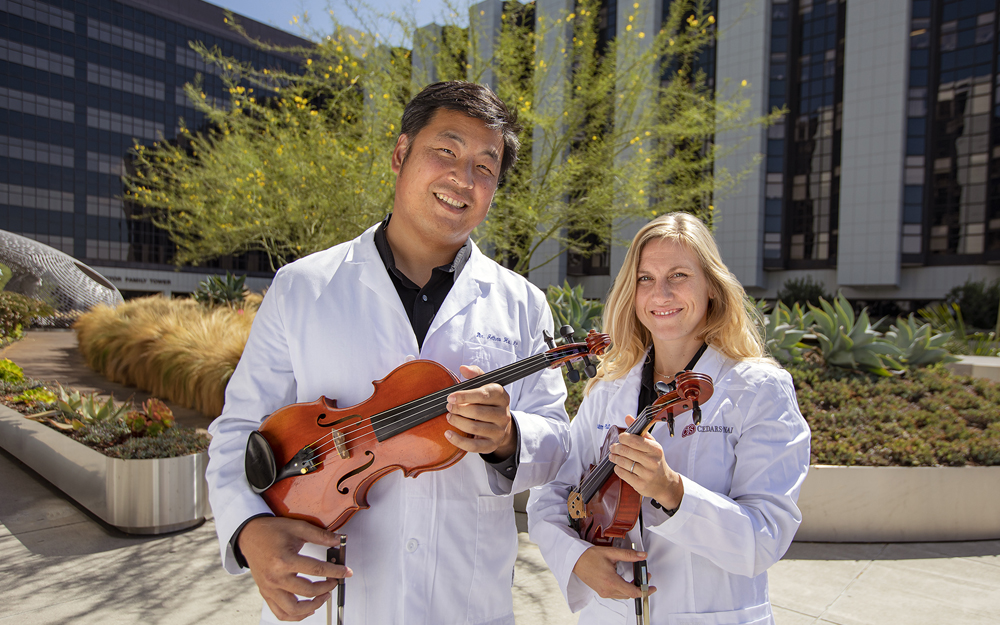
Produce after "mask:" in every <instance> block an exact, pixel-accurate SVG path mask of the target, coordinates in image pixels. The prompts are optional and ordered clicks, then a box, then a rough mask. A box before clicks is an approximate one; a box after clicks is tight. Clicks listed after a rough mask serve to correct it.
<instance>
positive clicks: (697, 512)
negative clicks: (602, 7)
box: [528, 347, 809, 625]
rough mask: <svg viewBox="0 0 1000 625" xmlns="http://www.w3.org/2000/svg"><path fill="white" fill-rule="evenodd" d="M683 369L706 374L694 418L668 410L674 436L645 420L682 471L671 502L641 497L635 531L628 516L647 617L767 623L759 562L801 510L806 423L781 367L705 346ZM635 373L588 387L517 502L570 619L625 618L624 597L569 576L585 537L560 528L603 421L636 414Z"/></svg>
mask: <svg viewBox="0 0 1000 625" xmlns="http://www.w3.org/2000/svg"><path fill="white" fill-rule="evenodd" d="M694 370H695V371H697V372H699V373H705V374H707V375H709V376H711V377H712V380H713V382H714V394H713V395H712V398H711V399H710V400H708V401H707V402H705V403H704V405H703V406H702V422H701V425H700V426H698V427H694V426H693V421H692V418H691V413H690V412H686V413H682V414H681V415H679V416H678V417H677V419H676V421H675V436H674V437H673V438H670V435H669V432H668V429H667V425H666V424H665V423H659V424H657V425H655V426H654V428H653V431H652V435H653V437H654V438H655V439H656V440H657V441H658V442H659V443H660V444H661V445H662V446H663V449H664V455H665V457H666V461H667V463H668V464H669V465H670V466H671V468H673V469H674V470H675V471H677V472H678V473H680V474H681V476H682V480H683V482H684V497H683V499H682V500H681V505H680V509H679V510H678V511H677V512H676V513H675V514H674V516H673V517H668V516H667V515H666V514H664V513H663V511H661V510H659V509H656V508H654V507H653V506H651V505H650V503H649V499H645V498H644V499H643V503H642V520H643V522H644V524H645V529H644V530H643V531H642V533H641V536H640V532H639V529H638V525H639V524H638V523H637V524H636V526H637V527H636V528H633V530H632V531H631V532H630V534H629V536H630V538H631V539H632V541H634V542H635V544H636V545H637V546H641V548H642V550H646V551H648V554H649V555H648V557H647V562H648V571H649V574H650V576H651V578H652V579H651V583H652V585H654V586H656V588H657V591H656V593H655V594H653V595H651V597H650V612H651V620H650V622H651V623H654V624H656V625H664V624H670V625H679V624H685V625H686V624H693V623H699V624H714V625H734V624H742V623H754V624H758V623H759V624H763V623H773V617H772V615H771V606H770V603H769V602H768V592H767V572H766V571H767V569H768V567H770V566H771V565H772V564H774V563H775V562H777V561H778V560H779V559H780V558H781V556H782V555H784V553H785V550H786V549H788V545H789V544H790V543H791V542H792V536H793V535H794V534H795V530H796V529H797V528H798V526H799V523H800V522H801V519H802V517H801V514H800V513H799V509H798V507H797V506H796V505H795V502H796V500H797V499H798V494H799V488H800V486H801V485H802V481H803V480H804V479H805V476H806V471H807V470H808V468H809V426H808V425H807V424H806V422H805V419H804V418H803V417H802V414H801V413H800V412H799V408H798V404H797V402H796V399H795V389H794V387H793V385H792V379H791V376H790V375H789V374H788V373H787V372H785V371H783V370H781V369H778V368H777V367H774V366H772V365H768V364H755V363H748V362H742V363H737V362H735V361H732V360H729V359H727V358H725V357H724V356H723V355H722V354H720V353H719V352H717V351H716V350H714V349H712V348H711V347H710V348H709V349H708V350H707V351H706V352H705V354H704V355H703V356H702V357H701V359H700V360H699V361H698V363H697V366H696V367H695V369H694ZM641 374H642V364H641V363H640V364H639V365H637V366H636V367H634V368H633V369H632V371H630V372H629V373H628V374H627V375H626V376H625V377H624V378H619V379H618V380H614V381H611V382H601V383H598V384H597V385H596V386H595V387H594V388H593V389H591V392H590V394H589V395H588V396H587V397H586V398H585V399H584V402H583V404H582V405H581V406H580V411H579V413H578V414H577V416H576V418H575V419H574V420H573V423H572V425H571V428H570V431H571V438H572V451H571V453H570V457H569V459H568V460H567V461H566V464H565V465H563V467H562V469H561V470H560V471H559V475H558V476H557V477H556V479H555V481H554V482H552V483H551V484H548V485H546V486H543V487H542V488H540V489H536V490H535V491H533V492H532V493H531V497H530V500H529V503H528V527H529V532H530V537H531V539H532V540H533V541H534V542H536V543H538V545H539V547H540V548H541V552H542V555H543V556H544V558H545V561H546V562H547V563H548V565H549V567H550V568H551V569H552V571H553V572H554V573H555V576H556V579H557V580H558V581H559V586H560V588H561V589H562V592H563V595H564V596H565V597H566V600H567V601H568V603H569V606H570V608H571V609H572V610H573V611H574V612H576V611H579V610H581V609H582V610H583V613H582V614H581V616H580V623H581V625H590V624H593V623H601V624H604V623H607V624H611V623H614V624H622V625H624V624H628V625H631V624H632V623H634V622H635V604H634V602H633V601H632V600H629V601H619V600H611V599H602V598H600V597H598V596H597V594H596V593H595V592H594V591H592V590H591V589H590V588H589V587H588V586H586V585H585V584H584V583H583V582H582V581H580V579H579V578H578V577H576V576H575V575H573V567H574V566H575V565H576V562H577V560H578V559H579V558H580V556H581V555H582V554H583V552H584V551H586V549H587V548H588V547H590V544H589V543H587V542H585V541H583V540H581V539H580V538H579V536H578V535H577V534H576V532H574V531H573V530H571V529H570V528H569V526H568V522H567V510H566V498H567V496H568V493H569V489H570V486H571V485H573V486H575V485H578V484H579V481H580V478H581V476H582V475H583V474H584V473H585V472H586V471H587V470H588V468H589V467H590V465H591V464H594V463H596V462H597V460H598V459H599V458H600V453H601V446H602V444H603V443H604V440H605V437H606V434H607V432H608V428H609V427H610V426H611V425H618V426H622V427H624V426H625V415H627V414H628V415H634V414H635V412H636V403H637V401H638V396H639V386H640V379H641ZM692 430H693V431H692ZM626 546H627V545H626ZM631 571H632V567H631V564H627V565H624V564H619V573H620V574H623V577H625V579H627V580H629V581H631V580H632V573H631Z"/></svg>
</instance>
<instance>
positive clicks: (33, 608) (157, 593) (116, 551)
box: [0, 331, 1000, 625]
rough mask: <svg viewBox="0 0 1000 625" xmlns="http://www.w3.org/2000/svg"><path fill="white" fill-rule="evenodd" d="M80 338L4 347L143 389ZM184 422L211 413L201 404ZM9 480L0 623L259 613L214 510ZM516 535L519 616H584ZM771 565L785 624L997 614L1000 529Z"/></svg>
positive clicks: (82, 381) (1, 546)
mask: <svg viewBox="0 0 1000 625" xmlns="http://www.w3.org/2000/svg"><path fill="white" fill-rule="evenodd" d="M75 345H76V340H75V336H74V335H73V333H71V332H59V331H47V332H31V333H29V335H28V337H27V338H26V339H25V340H23V341H21V342H20V343H17V344H15V345H13V346H11V347H9V348H8V349H6V350H4V351H2V352H0V357H8V358H11V359H12V360H14V361H15V362H17V363H18V364H19V365H21V366H22V367H24V369H25V371H26V372H27V373H28V375H29V376H31V377H36V378H40V379H45V380H56V379H59V380H62V381H63V382H64V383H66V384H67V385H71V386H76V387H79V388H92V389H95V390H110V391H113V392H114V393H115V396H116V397H119V398H124V397H127V396H129V395H130V394H131V393H132V392H134V389H127V388H125V387H118V386H116V385H109V384H108V383H107V382H106V381H102V379H101V378H100V377H99V376H96V374H93V373H91V372H89V371H88V370H86V367H84V366H83V361H82V359H81V358H80V357H79V353H78V352H76V348H75ZM136 397H137V398H138V397H140V394H139V393H138V392H136ZM184 421H185V422H186V424H188V425H194V426H199V425H200V426H204V425H205V424H206V423H207V420H206V419H205V418H204V417H201V416H200V415H197V413H193V411H192V412H191V414H187V415H186V416H185V417H184ZM0 485H2V487H0V488H2V491H0V492H2V496H0V580H2V582H0V625H5V624H7V623H11V624H15V623H16V624H21V623H31V624H32V625H42V624H47V623H74V624H75V623H81V624H88V623H95V624H100V625H114V624H118V623H122V624H124V623H168V624H174V623H178V624H182V623H183V624H186V623H191V624H196V623H197V624H202V623H205V624H214V623H219V624H230V623H232V624H241V623H256V622H257V621H258V618H259V614H260V606H261V599H260V596H259V595H258V594H257V592H256V588H255V586H254V584H253V579H252V578H251V577H250V576H249V575H244V576H240V577H233V576H230V575H228V574H226V573H225V571H223V570H222V567H221V565H220V564H219V553H218V543H217V542H216V539H215V527H214V524H213V522H212V520H211V519H209V520H207V521H206V522H205V523H204V524H202V525H201V526H199V527H197V528H194V529H192V530H188V531H185V532H179V533H176V534H172V535H168V536H159V537H136V536H129V535H126V534H122V533H121V532H118V531H117V530H115V529H114V528H111V527H108V526H107V525H104V524H103V523H101V522H100V521H97V520H96V519H94V518H93V517H91V516H90V515H89V514H88V513H86V512H85V511H83V510H82V509H80V508H78V507H77V506H76V504H74V503H73V502H72V501H71V500H69V499H68V498H67V497H66V496H64V495H63V494H62V493H60V492H59V491H58V490H56V489H55V488H53V487H52V486H50V485H49V484H48V483H47V482H46V481H45V480H43V479H42V478H40V477H38V476H37V475H36V474H35V473H34V472H33V471H31V470H30V469H28V468H27V467H25V466H24V465H23V464H21V463H20V462H18V461H17V460H16V459H14V458H13V457H12V456H10V455H9V454H7V453H5V452H2V451H0ZM998 492H1000V488H998ZM928 505H933V502H928ZM519 538H520V550H519V554H518V561H517V564H516V567H515V575H514V604H515V615H516V617H517V622H518V624H519V625H568V624H571V623H576V618H575V616H574V615H572V614H570V613H569V611H568V609H567V608H566V606H565V603H564V602H563V599H562V596H561V594H560V593H559V590H558V588H557V587H556V584H555V580H554V578H553V577H552V574H551V573H550V572H549V571H548V568H547V567H546V566H545V563H544V562H543V561H542V559H541V557H540V555H539V553H538V548H537V547H536V546H535V545H534V544H532V543H531V542H530V541H529V540H528V539H527V536H526V535H525V534H521V535H520V537H519ZM770 576H771V601H772V604H773V605H774V609H775V614H776V620H777V623H778V625H802V624H806V623H818V624H836V625H886V624H897V623H898V624H907V625H910V624H913V625H921V624H924V623H926V624H934V625H941V624H949V625H950V624H953V623H955V624H969V625H974V624H980V623H982V624H986V623H993V624H995V623H998V622H1000V541H979V542H963V543H920V544H917V543H911V544H884V543H883V544H829V543H794V544H793V545H792V548H791V549H790V550H789V552H788V554H787V555H786V556H785V558H784V559H783V560H782V561H781V562H779V563H778V564H777V565H775V566H774V567H773V568H772V569H771V571H770Z"/></svg>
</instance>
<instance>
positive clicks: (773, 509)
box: [648, 371, 809, 577]
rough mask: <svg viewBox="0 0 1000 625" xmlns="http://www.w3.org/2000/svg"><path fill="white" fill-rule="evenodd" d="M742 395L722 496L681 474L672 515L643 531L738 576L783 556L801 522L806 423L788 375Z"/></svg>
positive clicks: (781, 374) (757, 570)
mask: <svg viewBox="0 0 1000 625" xmlns="http://www.w3.org/2000/svg"><path fill="white" fill-rule="evenodd" d="M743 399H746V400H748V403H749V404H750V405H749V406H747V407H745V408H744V410H745V413H744V414H745V415H746V416H745V420H744V426H743V429H742V432H741V435H740V437H739V441H738V442H737V444H736V446H735V454H736V464H735V467H734V469H733V479H732V487H731V489H730V492H729V494H728V495H724V494H720V493H716V492H713V491H711V490H708V489H707V488H705V487H703V486H701V485H700V484H698V483H697V482H695V481H694V480H691V479H689V478H688V477H686V476H683V475H682V476H681V477H682V480H683V482H684V497H683V499H682V500H681V505H680V508H679V509H678V511H677V512H676V513H675V514H674V515H673V517H671V518H667V519H666V520H664V521H663V522H662V523H660V524H658V525H655V526H651V527H649V528H648V529H649V530H651V531H652V532H655V533H657V534H659V535H661V536H663V537H664V538H666V539H667V540H670V541H671V542H673V543H675V544H678V545H682V546H683V547H684V548H685V549H688V550H689V551H691V552H692V553H695V554H697V555H699V556H702V557H704V558H706V559H708V560H709V561H711V562H713V563H714V564H715V565H716V566H718V567H719V568H721V569H723V570H725V571H727V572H729V573H732V574H736V575H744V576H747V577H754V576H757V575H759V574H760V573H762V572H764V571H766V570H767V569H768V568H769V567H770V566H771V565H773V564H774V563H775V562H777V561H778V560H779V559H781V557H782V556H783V555H784V554H785V551H786V550H787V549H788V546H789V545H790V544H791V542H792V538H793V536H794V535H795V531H796V530H797V529H798V526H799V524H800V523H801V522H802V514H801V513H800V512H799V509H798V506H797V505H796V501H797V500H798V496H799V489H800V488H801V486H802V482H803V481H804V480H805V477H806V472H807V471H808V469H809V426H808V424H807V423H806V421H805V419H804V418H803V417H802V414H801V413H800V412H799V407H798V402H797V401H796V399H795V389H794V387H793V385H792V379H791V376H790V375H789V374H788V373H787V372H785V371H778V372H777V374H776V375H770V376H768V377H767V378H766V379H765V380H764V381H763V382H762V384H761V385H760V387H759V388H758V389H757V390H756V392H754V393H751V392H746V393H744V394H743V396H742V397H740V398H737V400H736V401H737V405H739V403H740V402H741V401H742V400H743Z"/></svg>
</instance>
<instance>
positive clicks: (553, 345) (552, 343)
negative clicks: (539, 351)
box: [542, 330, 556, 349]
mask: <svg viewBox="0 0 1000 625" xmlns="http://www.w3.org/2000/svg"><path fill="white" fill-rule="evenodd" d="M542 340H543V341H545V344H546V345H548V346H549V349H555V348H556V342H555V341H554V340H552V335H551V334H549V331H548V330H542Z"/></svg>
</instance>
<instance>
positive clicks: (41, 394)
mask: <svg viewBox="0 0 1000 625" xmlns="http://www.w3.org/2000/svg"><path fill="white" fill-rule="evenodd" d="M10 399H11V401H15V402H21V403H22V404H26V405H28V406H36V405H39V404H41V405H48V404H54V403H55V402H56V400H57V399H58V397H56V394H55V393H53V392H52V391H50V390H49V389H47V388H45V387H44V386H38V387H35V388H29V389H25V390H24V391H23V392H22V393H21V394H19V395H14V396H13V397H11V398H10Z"/></svg>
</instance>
